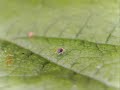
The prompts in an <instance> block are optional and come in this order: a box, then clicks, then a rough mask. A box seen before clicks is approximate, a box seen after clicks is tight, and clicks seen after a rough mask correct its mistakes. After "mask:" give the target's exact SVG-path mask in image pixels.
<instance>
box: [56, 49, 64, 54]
mask: <svg viewBox="0 0 120 90" xmlns="http://www.w3.org/2000/svg"><path fill="white" fill-rule="evenodd" d="M64 51H65V50H64V48H58V49H57V53H58V54H63V53H64Z"/></svg>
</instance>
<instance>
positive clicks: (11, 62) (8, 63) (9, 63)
mask: <svg viewBox="0 0 120 90" xmlns="http://www.w3.org/2000/svg"><path fill="white" fill-rule="evenodd" d="M12 64H13V55H11V54H8V55H7V57H6V65H7V66H11V65H12Z"/></svg>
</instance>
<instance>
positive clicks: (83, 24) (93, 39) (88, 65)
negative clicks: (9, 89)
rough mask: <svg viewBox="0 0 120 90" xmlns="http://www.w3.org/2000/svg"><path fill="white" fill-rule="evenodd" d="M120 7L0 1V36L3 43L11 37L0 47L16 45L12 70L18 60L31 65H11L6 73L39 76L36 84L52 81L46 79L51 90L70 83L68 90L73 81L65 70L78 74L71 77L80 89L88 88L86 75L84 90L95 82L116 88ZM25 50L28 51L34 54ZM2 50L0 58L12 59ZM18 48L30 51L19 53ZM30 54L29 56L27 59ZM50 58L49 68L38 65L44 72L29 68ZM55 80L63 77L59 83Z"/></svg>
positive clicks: (102, 0)
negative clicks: (60, 51) (29, 34)
mask: <svg viewBox="0 0 120 90" xmlns="http://www.w3.org/2000/svg"><path fill="white" fill-rule="evenodd" d="M119 5H120V2H119V0H76V1H75V0H11V1H10V0H1V1H0V11H1V12H0V39H1V42H3V43H5V42H7V41H9V43H5V44H1V45H3V46H4V45H5V49H6V45H8V48H7V49H6V50H7V51H8V52H10V53H11V52H12V51H13V50H14V49H15V53H14V54H17V55H15V56H16V57H15V66H14V68H15V67H16V66H17V65H20V66H21V64H22V65H23V66H25V67H30V69H29V68H27V70H26V68H25V67H24V68H22V67H20V68H19V67H18V71H16V69H15V73H13V72H11V71H14V68H9V69H11V70H8V71H4V73H9V71H10V72H11V74H9V75H10V76H11V75H21V74H24V73H25V75H27V74H29V75H32V74H33V76H34V74H37V76H39V75H40V77H39V78H40V83H41V82H45V83H42V84H41V86H40V87H41V88H44V87H46V84H47V83H48V82H50V81H52V83H50V87H52V88H51V89H52V90H53V87H57V85H60V86H59V87H60V88H62V89H60V90H63V89H65V90H66V88H67V86H66V87H65V88H63V87H62V85H68V87H69V89H71V88H72V87H71V85H72V86H73V81H71V79H72V77H69V76H71V74H69V73H72V75H73V73H76V74H75V78H74V75H73V80H74V79H75V81H76V84H77V85H78V86H75V87H77V88H78V90H79V89H80V88H82V87H86V85H87V84H88V83H87V82H88V81H86V80H88V78H89V79H90V81H92V82H91V83H90V84H91V85H90V87H88V88H86V89H85V90H88V89H89V88H92V87H93V86H94V87H95V86H96V88H97V89H98V87H99V88H100V87H101V88H102V89H105V88H104V87H107V88H109V89H110V88H111V89H112V87H113V88H114V89H117V88H120V85H119V83H120V77H119V76H120V74H119V69H120V46H118V45H120V37H119V35H120V30H119V29H120V27H119V20H120V16H119V11H120V10H119V9H120V7H119ZM29 32H33V33H34V37H32V38H29V37H28V35H27V34H28V33H29ZM6 40H7V41H6ZM10 43H14V44H16V45H18V46H21V47H23V48H24V49H22V50H21V48H20V47H18V46H16V45H10V46H9V44H10ZM3 46H1V49H2V48H3ZM15 47H16V48H15ZM58 48H64V49H65V51H64V53H63V54H61V55H59V54H57V53H56V50H57V49H58ZM9 49H10V51H9ZM25 49H28V50H25ZM18 50H19V51H18ZM29 50H30V51H32V54H33V56H32V55H31V52H30V51H29ZM3 51H5V50H3ZM3 51H1V52H2V53H3V55H1V57H0V59H1V60H2V58H4V55H5V57H7V58H10V59H11V57H9V55H6V52H3ZM16 51H18V52H16ZM21 52H28V53H27V54H26V53H25V55H22V53H21ZM36 54H37V55H36ZM18 56H19V57H18ZM29 56H30V57H31V58H32V59H30V60H29V59H27V58H28V57H29ZM3 60H5V58H4V59H3ZM22 60H23V61H22ZM34 60H35V62H33V61H34ZM16 61H17V62H16ZM19 61H20V62H19ZM29 61H30V62H29ZM38 61H40V62H38ZM24 62H26V63H27V64H28V65H27V64H26V63H24ZM31 62H32V63H31ZM48 62H50V64H51V65H50V67H49V65H47V66H48V68H47V71H46V70H44V69H42V70H41V69H40V72H43V73H42V75H43V76H42V75H41V73H40V74H39V73H34V72H33V70H37V69H39V68H38V67H39V65H40V67H41V68H42V66H44V64H46V63H47V64H48ZM1 64H2V63H1ZM24 64H25V65H24ZM54 65H55V66H54ZM2 67H3V70H4V69H5V67H4V66H2V65H1V68H2ZM55 67H57V68H58V69H59V70H58V69H56V68H55ZM53 69H55V70H53ZM24 70H26V71H27V72H25V71H24ZM45 71H46V73H47V75H46V73H44V72H45ZM61 72H62V73H61ZM64 72H65V74H64ZM58 75H59V76H60V78H59V79H56V77H55V76H58ZM76 75H77V77H76ZM3 76H4V75H3ZM63 76H65V77H66V78H67V80H66V79H65V82H63V80H64V79H63ZM47 78H48V79H47ZM41 79H42V80H41ZM52 79H54V80H52ZM81 79H82V81H81ZM46 80H47V81H46ZM59 80H62V81H61V82H60V83H57V82H59ZM95 80H96V81H95ZM84 81H86V82H84ZM10 82H11V80H10ZM96 82H97V84H96ZM44 84H45V86H44ZM48 84H49V83H48ZM102 84H104V85H102ZM52 85H53V86H52ZM101 85H102V86H101ZM47 86H48V85H47ZM48 87H49V86H48ZM96 88H95V90H96ZM101 88H100V90H101ZM45 89H47V88H45ZM56 89H57V88H55V90H56ZM58 90H59V89H58ZM73 90H74V89H73ZM76 90H77V89H76ZM93 90H94V88H93Z"/></svg>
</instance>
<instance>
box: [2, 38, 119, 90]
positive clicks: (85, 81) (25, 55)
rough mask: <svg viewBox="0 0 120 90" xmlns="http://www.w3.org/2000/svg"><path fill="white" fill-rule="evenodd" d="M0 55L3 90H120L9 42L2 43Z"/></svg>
mask: <svg viewBox="0 0 120 90" xmlns="http://www.w3.org/2000/svg"><path fill="white" fill-rule="evenodd" d="M0 52H1V53H0V61H1V62H0V89H1V90H21V89H23V90H30V89H35V90H43V89H44V90H81V89H82V90H89V89H90V88H91V89H92V90H96V89H97V90H104V89H105V90H117V88H116V89H115V88H113V87H108V86H106V85H104V84H103V83H100V82H98V81H96V80H93V79H91V78H89V77H86V76H83V75H80V74H78V73H76V72H74V71H72V70H69V69H66V68H64V67H61V66H59V65H56V64H54V63H52V62H50V61H48V60H46V59H44V58H43V57H40V56H39V55H36V54H34V53H33V52H31V51H29V50H26V49H24V48H21V47H19V46H17V45H15V44H11V43H10V42H7V41H3V40H0ZM9 60H11V61H12V63H10V64H7V61H9Z"/></svg>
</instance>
